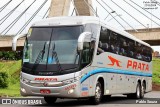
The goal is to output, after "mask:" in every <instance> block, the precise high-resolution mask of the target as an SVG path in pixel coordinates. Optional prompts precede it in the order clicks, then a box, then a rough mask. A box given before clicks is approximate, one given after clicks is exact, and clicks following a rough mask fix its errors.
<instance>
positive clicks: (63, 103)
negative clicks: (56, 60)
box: [0, 91, 160, 107]
mask: <svg viewBox="0 0 160 107" xmlns="http://www.w3.org/2000/svg"><path fill="white" fill-rule="evenodd" d="M152 98H154V99H152ZM145 101H146V102H147V103H148V101H149V102H150V101H151V102H156V101H158V103H159V104H149V103H148V104H146V103H145ZM136 102H137V104H136ZM138 103H139V104H138ZM31 106H32V107H49V106H50V107H51V105H47V104H38V105H0V107H31ZM93 106H96V107H135V106H136V107H160V91H152V92H150V93H147V94H145V98H144V99H141V100H134V99H128V98H127V97H126V96H122V95H116V96H115V95H114V96H112V97H111V98H110V99H107V100H105V101H102V102H101V104H99V105H92V104H91V103H90V102H88V100H72V99H58V100H57V102H56V103H55V105H52V107H93Z"/></svg>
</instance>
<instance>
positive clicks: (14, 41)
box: [12, 34, 27, 51]
mask: <svg viewBox="0 0 160 107" xmlns="http://www.w3.org/2000/svg"><path fill="white" fill-rule="evenodd" d="M26 36H27V34H19V35H16V36H14V37H13V39H12V50H13V51H16V47H17V40H18V39H19V38H21V37H26Z"/></svg>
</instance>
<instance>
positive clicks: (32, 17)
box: [16, 0, 48, 35]
mask: <svg viewBox="0 0 160 107" xmlns="http://www.w3.org/2000/svg"><path fill="white" fill-rule="evenodd" d="M47 1H48V0H45V1H44V2H43V4H42V5H41V6H40V7H39V8H38V9H37V11H36V12H35V13H34V14H33V15H32V16H31V17H30V19H29V20H28V21H27V22H26V23H25V24H24V25H23V27H22V28H21V29H20V30H19V31H18V32H17V34H16V35H18V34H20V33H22V32H23V30H24V29H25V28H26V27H27V26H28V24H29V23H30V22H31V21H32V20H33V19H34V18H35V16H36V15H37V14H38V12H39V11H40V10H41V9H42V8H43V6H44V5H45V4H46V2H47Z"/></svg>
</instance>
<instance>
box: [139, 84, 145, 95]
mask: <svg viewBox="0 0 160 107" xmlns="http://www.w3.org/2000/svg"><path fill="white" fill-rule="evenodd" d="M144 93H145V84H144V83H142V85H141V93H140V98H144Z"/></svg>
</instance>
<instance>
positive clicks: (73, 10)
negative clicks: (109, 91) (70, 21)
mask: <svg viewBox="0 0 160 107" xmlns="http://www.w3.org/2000/svg"><path fill="white" fill-rule="evenodd" d="M74 10H75V8H73V11H72V14H71V16H73V13H74Z"/></svg>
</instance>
